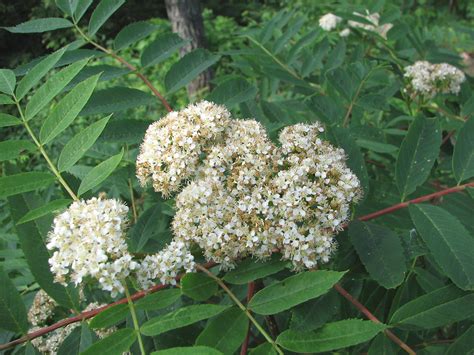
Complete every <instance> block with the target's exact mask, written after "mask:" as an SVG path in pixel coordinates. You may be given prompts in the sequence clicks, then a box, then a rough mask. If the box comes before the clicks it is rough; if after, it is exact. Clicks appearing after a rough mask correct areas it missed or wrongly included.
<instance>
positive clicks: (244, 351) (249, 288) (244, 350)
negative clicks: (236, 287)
mask: <svg viewBox="0 0 474 355" xmlns="http://www.w3.org/2000/svg"><path fill="white" fill-rule="evenodd" d="M254 293H255V282H253V281H252V282H249V283H248V286H247V304H248V303H249V302H250V300H251V299H252V297H253V294H254ZM251 327H252V322H251V321H250V320H249V328H248V329H247V335H246V336H245V340H244V342H243V344H242V347H241V348H240V355H247V350H248V348H249V341H250V332H251V330H252V329H251Z"/></svg>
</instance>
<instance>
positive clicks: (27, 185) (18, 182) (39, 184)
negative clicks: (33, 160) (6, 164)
mask: <svg viewBox="0 0 474 355" xmlns="http://www.w3.org/2000/svg"><path fill="white" fill-rule="evenodd" d="M55 180H56V178H55V177H54V176H53V175H51V174H48V173H39V172H28V173H19V174H15V175H9V176H4V177H0V198H3V197H8V196H13V195H17V194H21V193H23V192H28V191H33V190H36V189H40V188H43V187H46V186H49V185H51V184H52V183H53V182H54V181H55Z"/></svg>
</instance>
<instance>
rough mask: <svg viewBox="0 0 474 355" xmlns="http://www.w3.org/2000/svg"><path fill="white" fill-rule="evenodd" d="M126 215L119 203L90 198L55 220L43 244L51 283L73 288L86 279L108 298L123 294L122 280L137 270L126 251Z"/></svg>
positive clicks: (73, 204) (124, 207)
mask: <svg viewBox="0 0 474 355" xmlns="http://www.w3.org/2000/svg"><path fill="white" fill-rule="evenodd" d="M127 212H128V207H127V206H125V205H124V204H123V203H122V202H119V201H117V200H111V199H104V198H102V197H99V198H95V197H94V198H92V199H90V200H87V201H76V202H74V203H72V204H71V206H69V208H68V209H67V210H66V211H65V212H63V213H61V214H59V215H58V216H56V218H55V219H54V225H53V230H52V231H51V232H50V233H49V234H48V243H47V248H48V249H49V250H53V251H54V253H53V255H52V256H51V258H50V259H49V264H50V268H51V271H52V272H53V274H54V275H55V281H56V282H61V283H66V281H68V279H70V280H71V281H72V282H74V283H75V284H76V285H77V284H79V283H81V282H82V281H83V279H84V278H87V277H90V278H93V279H96V280H97V281H98V282H99V283H100V285H101V287H102V289H103V290H106V291H110V292H111V293H112V296H115V295H116V294H117V293H119V292H123V290H124V289H123V280H124V279H125V278H126V277H127V276H128V275H129V274H130V271H131V270H134V269H136V268H137V266H138V264H137V263H136V262H135V261H133V260H132V257H131V255H130V254H129V253H128V251H127V244H126V241H125V236H124V233H125V228H126V226H127Z"/></svg>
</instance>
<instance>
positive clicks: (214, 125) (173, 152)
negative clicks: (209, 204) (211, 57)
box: [137, 101, 230, 196]
mask: <svg viewBox="0 0 474 355" xmlns="http://www.w3.org/2000/svg"><path fill="white" fill-rule="evenodd" d="M229 119H230V113H229V112H228V111H227V110H226V109H225V108H224V107H223V106H218V105H215V104H213V103H210V102H207V101H202V102H200V103H198V104H196V105H189V106H188V107H187V108H186V109H184V110H182V111H179V112H175V111H174V112H171V113H169V114H168V115H167V116H166V117H164V118H162V119H161V120H159V121H157V122H155V123H153V124H152V125H150V127H148V129H147V132H146V134H145V138H144V140H143V143H142V146H141V151H140V154H139V155H138V158H137V177H138V179H139V180H140V182H141V183H142V184H143V185H145V184H146V183H147V181H148V180H150V179H151V181H152V183H153V187H154V189H155V190H156V191H160V192H162V193H163V194H164V195H165V196H166V195H168V194H169V193H172V192H176V191H178V190H179V188H180V187H181V185H182V183H183V182H184V181H186V180H188V179H190V178H191V177H192V176H193V174H194V172H195V171H196V169H197V166H198V165H199V161H200V157H201V155H202V154H203V153H205V152H206V150H207V148H208V146H209V143H210V142H213V141H215V140H216V139H219V137H220V136H221V135H222V133H223V131H224V129H225V127H226V126H227V125H228V123H229Z"/></svg>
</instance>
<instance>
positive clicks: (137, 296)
mask: <svg viewBox="0 0 474 355" xmlns="http://www.w3.org/2000/svg"><path fill="white" fill-rule="evenodd" d="M467 187H474V182H470V183H467V184H464V185H459V186H455V187H450V188H448V189H444V190H441V191H437V192H435V193H432V194H429V195H425V196H421V197H418V198H415V199H413V200H410V201H406V202H402V203H399V204H396V205H394V206H391V207H388V208H384V209H383V210H380V211H377V212H374V213H370V214H368V215H365V216H362V217H359V220H361V221H368V220H370V219H374V218H377V217H380V216H383V215H385V214H389V213H392V212H395V211H398V210H400V209H402V208H406V207H408V205H410V204H415V203H421V202H425V201H430V200H432V199H434V198H437V197H440V196H444V195H448V194H451V193H455V192H459V191H462V190H464V189H465V188H467ZM345 227H347V225H346V226H344V228H345ZM214 265H215V263H207V264H205V265H204V267H206V268H210V267H212V266H214ZM182 276H183V275H179V276H178V277H177V278H176V280H179V279H180V278H181V277H182ZM166 287H167V285H155V286H153V287H152V288H150V289H149V290H146V291H140V292H137V293H135V294H134V295H132V299H133V300H137V299H140V298H142V297H144V296H145V295H147V294H148V293H153V292H156V291H158V290H161V289H163V288H166ZM341 290H343V289H342V288H341ZM346 293H347V292H346ZM348 295H349V294H348ZM349 296H350V295H349ZM351 297H352V296H351ZM346 298H347V297H346ZM352 299H354V298H352ZM354 300H355V299H354ZM355 301H357V300H355ZM126 302H127V299H126V298H125V299H121V300H119V301H117V302H114V303H111V304H109V305H106V306H103V307H100V308H97V309H94V310H92V311H87V312H83V313H81V314H79V315H77V316H75V317H71V318H67V319H63V320H61V321H59V322H57V323H55V324H53V325H50V326H48V327H45V328H41V329H38V330H37V331H35V332H32V333H29V334H27V335H25V336H23V337H21V338H18V339H16V340H13V341H11V342H9V343H5V344H1V345H0V350H5V349H8V348H10V347H12V346H15V345H18V344H21V343H24V342H27V341H28V340H31V339H34V338H37V337H39V336H42V335H44V334H46V333H49V332H51V331H53V330H56V329H58V328H61V327H64V326H66V325H68V324H71V323H75V322H80V321H82V320H84V319H88V318H91V317H94V316H95V315H97V314H99V313H100V312H102V311H104V310H106V309H107V308H109V307H111V306H113V305H116V304H122V303H126ZM357 302H358V301H357ZM359 304H360V303H359ZM354 305H356V304H355V303H354ZM361 306H362V305H361ZM356 307H357V306H356ZM362 307H363V306H362ZM364 308H365V307H364ZM369 313H370V312H369ZM364 314H365V313H364ZM370 314H371V313H370ZM369 319H371V318H369ZM375 319H376V318H375ZM371 320H373V319H371ZM390 333H391V332H390ZM392 334H393V333H392ZM387 336H388V337H389V338H390V339H392V338H391V335H389V334H388V333H387ZM392 340H393V339H392ZM394 341H395V340H394Z"/></svg>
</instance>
